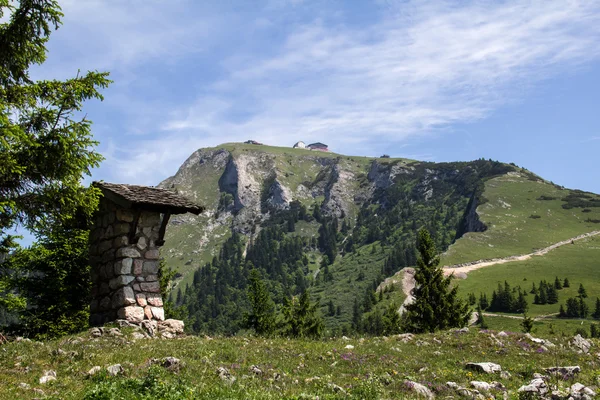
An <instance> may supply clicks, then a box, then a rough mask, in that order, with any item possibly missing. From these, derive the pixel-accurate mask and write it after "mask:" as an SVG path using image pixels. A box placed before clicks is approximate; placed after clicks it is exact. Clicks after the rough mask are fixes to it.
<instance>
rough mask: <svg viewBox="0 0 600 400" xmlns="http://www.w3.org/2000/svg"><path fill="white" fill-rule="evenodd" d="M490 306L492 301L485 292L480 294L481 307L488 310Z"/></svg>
mask: <svg viewBox="0 0 600 400" xmlns="http://www.w3.org/2000/svg"><path fill="white" fill-rule="evenodd" d="M489 306H490V303H489V302H488V298H487V295H486V294H485V293H481V295H480V296H479V307H481V309H482V310H487V308H488V307H489Z"/></svg>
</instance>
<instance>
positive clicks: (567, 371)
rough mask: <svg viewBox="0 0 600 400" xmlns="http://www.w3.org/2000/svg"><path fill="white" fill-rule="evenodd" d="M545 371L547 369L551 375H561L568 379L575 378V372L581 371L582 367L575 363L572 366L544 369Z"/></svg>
mask: <svg viewBox="0 0 600 400" xmlns="http://www.w3.org/2000/svg"><path fill="white" fill-rule="evenodd" d="M544 371H546V373H548V374H550V375H558V376H561V377H563V378H564V379H565V380H566V379H571V378H573V377H574V376H575V374H578V373H579V372H581V367H579V365H574V366H570V367H550V368H546V369H544Z"/></svg>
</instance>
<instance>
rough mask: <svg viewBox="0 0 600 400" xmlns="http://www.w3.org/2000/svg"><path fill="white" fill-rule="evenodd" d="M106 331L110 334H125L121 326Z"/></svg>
mask: <svg viewBox="0 0 600 400" xmlns="http://www.w3.org/2000/svg"><path fill="white" fill-rule="evenodd" d="M106 333H107V334H108V336H123V334H122V333H121V330H120V329H119V328H110V329H109V330H108V331H107V332H106Z"/></svg>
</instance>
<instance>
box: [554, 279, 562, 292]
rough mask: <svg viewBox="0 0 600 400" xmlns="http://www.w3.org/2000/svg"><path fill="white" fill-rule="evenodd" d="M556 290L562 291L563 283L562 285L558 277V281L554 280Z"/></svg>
mask: <svg viewBox="0 0 600 400" xmlns="http://www.w3.org/2000/svg"><path fill="white" fill-rule="evenodd" d="M554 289H556V290H560V289H562V283H560V279H558V276H557V277H556V279H554Z"/></svg>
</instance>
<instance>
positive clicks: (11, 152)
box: [0, 0, 110, 336]
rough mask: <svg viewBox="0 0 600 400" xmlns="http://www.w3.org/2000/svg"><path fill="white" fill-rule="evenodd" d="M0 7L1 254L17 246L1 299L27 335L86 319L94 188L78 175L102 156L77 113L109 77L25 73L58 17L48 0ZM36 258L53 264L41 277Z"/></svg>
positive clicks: (0, 286) (81, 324)
mask: <svg viewBox="0 0 600 400" xmlns="http://www.w3.org/2000/svg"><path fill="white" fill-rule="evenodd" d="M0 16H2V17H4V18H2V21H1V22H0V131H1V137H0V254H6V253H9V252H12V251H15V250H16V253H18V254H19V256H18V257H19V262H18V265H17V264H13V265H11V266H9V267H7V268H9V270H10V271H11V273H10V274H6V275H5V274H2V275H0V308H3V307H4V308H7V309H14V310H17V311H25V313H24V315H25V316H26V317H27V319H30V321H29V322H27V321H26V320H23V319H22V320H21V322H23V325H22V327H23V328H24V329H27V333H28V334H30V335H31V334H36V332H34V331H33V330H32V329H37V328H33V325H32V324H34V325H35V326H37V327H38V328H39V329H40V331H39V333H40V334H42V335H49V336H52V335H57V334H62V333H63V332H65V333H66V332H74V331H77V330H80V329H84V328H85V327H86V326H87V318H86V317H85V313H86V311H83V310H86V309H87V307H85V306H81V304H80V302H81V303H86V304H89V303H87V301H88V296H89V290H90V284H89V274H88V271H89V266H88V257H87V251H88V249H87V243H88V241H87V234H88V232H87V226H88V223H89V222H90V220H91V216H92V214H93V212H94V211H95V209H96V207H97V205H98V198H99V190H98V189H95V188H85V187H84V186H83V184H82V182H83V181H84V179H83V178H84V176H85V175H88V176H89V175H90V174H91V172H90V171H91V169H92V168H95V167H98V166H99V164H100V162H101V161H102V160H103V157H102V156H101V155H100V154H99V153H97V152H96V151H95V147H96V145H97V144H98V143H97V142H96V141H94V140H93V137H92V133H91V121H89V120H88V119H87V118H85V117H83V118H81V119H79V117H78V116H79V115H81V114H82V113H81V111H82V109H83V104H84V102H85V101H86V100H89V99H99V100H102V95H101V93H100V90H101V89H103V88H106V87H107V86H108V85H109V84H110V80H108V73H105V72H97V71H95V72H88V73H86V74H83V75H78V76H76V77H73V78H69V79H66V80H64V81H58V80H43V81H34V80H32V79H31V77H30V71H29V69H30V67H31V66H32V65H41V64H43V62H44V61H45V60H46V57H47V48H46V44H47V43H48V40H49V38H50V34H51V32H52V31H54V30H56V29H58V27H59V26H60V25H61V19H62V17H63V14H62V12H61V10H60V7H59V6H58V4H57V2H56V1H33V0H22V1H18V2H13V1H6V0H4V1H0ZM42 68H43V67H42ZM37 69H38V75H39V74H40V68H37ZM42 75H43V72H42ZM16 225H20V227H21V228H23V227H24V228H26V229H28V230H29V231H30V232H32V233H33V234H34V235H35V237H36V239H37V241H38V243H37V244H36V245H34V248H32V249H18V246H17V245H16V241H15V237H14V235H13V234H12V232H13V228H14V227H15V226H16ZM76 246H79V247H76ZM69 255H74V257H73V258H64V259H61V258H60V257H62V256H67V257H69ZM11 258H12V257H11ZM46 261H47V262H48V263H49V264H47V265H41V263H43V262H46ZM50 264H51V265H50ZM34 266H35V267H41V268H43V271H44V272H50V271H52V273H55V274H56V275H54V276H48V277H47V278H48V281H47V283H48V287H44V286H43V284H41V283H40V282H39V281H40V280H41V279H40V273H36V272H35V271H33V270H32V268H33V267H34ZM16 267H23V268H24V269H23V270H17V269H16ZM28 278H30V279H31V282H29V283H27V282H25V280H27V279H28ZM61 281H63V283H66V282H68V285H67V286H64V287H63V286H61V284H60V282H61ZM21 285H25V286H28V289H27V291H25V290H24V289H22V288H20V287H19V286H21ZM55 285H56V286H55ZM34 287H36V288H37V289H41V290H42V291H41V292H35V291H32V290H33V288H34ZM37 289H36V290H37ZM53 289H57V290H58V292H57V293H56V297H55V298H52V297H53V294H52V293H50V290H53ZM71 290H74V292H73V293H67V292H69V291H71ZM46 292H48V293H46ZM38 295H39V296H38ZM40 297H43V298H46V299H47V300H49V301H51V303H47V304H44V300H43V299H41V298H40ZM71 299H73V302H71ZM64 301H66V302H67V303H64ZM38 304H40V305H41V306H40V307H38ZM71 313H72V315H70V314H71ZM30 322H31V323H30ZM25 324H27V325H25ZM53 325H55V326H53ZM59 326H63V327H64V330H63V329H61V328H59Z"/></svg>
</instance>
